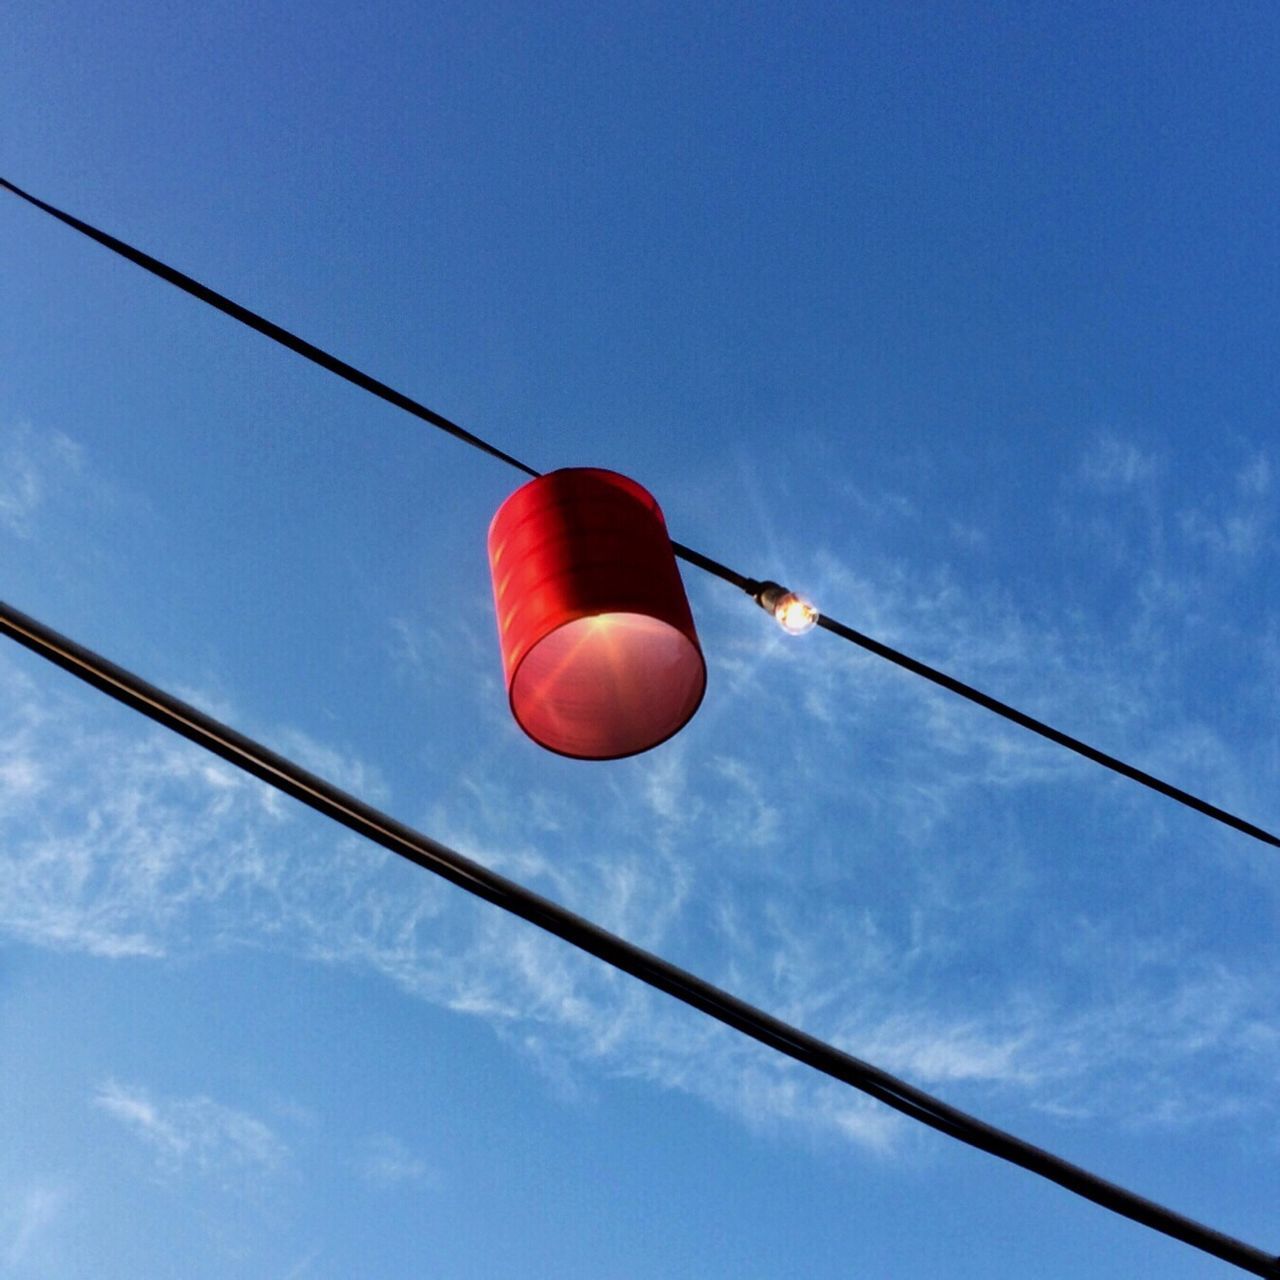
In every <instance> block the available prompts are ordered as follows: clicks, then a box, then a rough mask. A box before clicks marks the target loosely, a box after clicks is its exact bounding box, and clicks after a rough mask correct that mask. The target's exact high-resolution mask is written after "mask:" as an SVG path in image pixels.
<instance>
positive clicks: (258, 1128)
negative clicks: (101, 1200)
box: [93, 1080, 289, 1186]
mask: <svg viewBox="0 0 1280 1280" xmlns="http://www.w3.org/2000/svg"><path fill="white" fill-rule="evenodd" d="M93 1102H94V1105H95V1106H97V1107H98V1108H99V1109H100V1110H102V1111H103V1112H105V1113H106V1114H107V1115H109V1116H111V1117H112V1118H113V1119H115V1120H117V1121H119V1122H120V1123H121V1124H122V1125H123V1126H124V1127H125V1128H126V1129H127V1130H128V1131H129V1132H130V1133H131V1134H132V1135H133V1136H134V1137H135V1138H137V1139H138V1140H139V1141H140V1142H141V1143H142V1144H143V1145H144V1146H146V1147H147V1148H148V1149H149V1150H150V1151H151V1153H152V1156H153V1157H154V1159H155V1162H156V1167H157V1168H158V1169H159V1170H160V1171H161V1172H163V1173H165V1174H167V1175H168V1174H178V1173H192V1174H197V1175H202V1176H211V1177H214V1178H216V1179H218V1180H219V1181H220V1182H221V1183H223V1184H224V1185H227V1186H235V1185H237V1184H241V1183H244V1182H246V1181H250V1182H251V1181H254V1180H256V1179H258V1178H260V1177H261V1176H263V1175H265V1174H273V1173H276V1172H278V1171H279V1170H280V1169H282V1168H283V1167H284V1165H285V1163H286V1162H287V1160H288V1158H289V1149H288V1147H287V1145H286V1144H285V1143H284V1141H283V1140H282V1139H281V1138H280V1137H279V1136H278V1134H276V1132H275V1131H274V1130H273V1129H271V1128H270V1127H269V1126H268V1125H267V1124H265V1123H264V1122H263V1121H262V1120H260V1119H258V1118H257V1117H256V1116H252V1115H250V1114H249V1113H248V1112H245V1111H241V1110H238V1109H236V1108H234V1107H229V1106H225V1105H224V1104H222V1103H220V1102H215V1101H214V1100H213V1099H212V1098H209V1097H206V1096H204V1095H203V1094H201V1095H197V1096H195V1097H190V1098H156V1097H154V1096H153V1095H152V1094H151V1093H150V1092H149V1091H148V1090H146V1089H143V1088H141V1087H139V1086H136V1085H124V1084H120V1083H117V1082H116V1081H114V1080H109V1081H106V1082H105V1083H103V1084H102V1085H100V1086H99V1088H98V1089H97V1091H96V1093H95V1094H94V1097H93Z"/></svg>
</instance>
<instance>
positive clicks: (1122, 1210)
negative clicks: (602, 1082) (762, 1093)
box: [0, 601, 1280, 1280]
mask: <svg viewBox="0 0 1280 1280" xmlns="http://www.w3.org/2000/svg"><path fill="white" fill-rule="evenodd" d="M0 634H4V635H7V636H9V637H10V638H11V639H13V640H16V641H17V642H18V643H19V644H21V645H23V646H24V647H25V648H27V649H30V650H31V651H32V652H33V653H37V654H39V655H40V656H41V657H42V658H45V659H47V660H48V661H49V662H52V663H54V664H55V665H57V666H59V667H61V668H62V669H63V670H64V671H68V672H70V673H71V674H72V675H74V676H76V677H77V678H78V679H80V680H83V681H84V682H85V683H86V684H89V685H91V686H92V687H93V688H95V689H98V690H100V691H101V692H103V693H106V694H108V695H109V696H110V697H112V698H114V699H115V700H116V701H117V702H122V703H124V705H125V706H128V707H132V708H133V709H134V710H135V711H139V712H141V713H142V714H143V715H145V716H147V717H148V718H149V719H151V720H154V721H155V722H156V723H157V724H160V725H163V726H164V727H165V728H166V729H170V730H172V731H173V732H175V733H178V734H181V735H182V736H183V737H184V738H187V739H189V740H190V741H191V742H194V743H196V744H197V745H198V746H200V747H203V748H204V749H205V750H206V751H211V752H212V753H213V754H214V755H217V756H220V757H221V758H222V759H223V760H226V761H227V762H228V763H230V764H232V765H235V767H236V768H238V769H242V770H244V772H246V773H249V774H252V775H253V776H254V777H255V778H259V779H260V780H261V781H263V782H265V783H267V784H268V785H270V786H272V787H275V788H276V789H277V790H278V791H282V792H284V794H285V795H288V796H292V797H293V798H294V799H295V800H299V801H301V802H302V803H303V804H305V805H307V806H308V807H309V808H311V809H314V810H315V811H316V812H317V813H320V814H323V815H324V816H325V817H327V818H331V819H332V820H334V821H335V822H340V823H341V824H342V825H343V826H345V827H348V828H349V829H350V830H352V831H355V832H357V833H358V834H359V835H362V836H365V837H366V838H368V839H370V840H372V841H374V842H375V843H376V844H379V845H381V846H382V847H383V848H384V849H389V850H390V851H391V852H392V853H395V854H399V855H400V857H402V858H406V859H407V860H408V861H410V862H412V863H414V864H415V865H416V866H419V867H422V868H423V869H424V870H427V871H430V872H432V873H434V874H435V875H438V876H441V877H443V878H444V879H445V880H448V881H450V882H451V883H452V884H455V885H457V886H458V887H459V888H461V889H465V890H466V891H467V892H468V893H470V894H473V895H475V896H476V897H478V898H483V899H484V900H485V901H486V902H491V903H493V904H494V905H495V906H497V907H501V908H502V910H504V911H507V912H510V913H511V914H512V915H516V916H519V917H520V918H521V919H523V920H527V921H528V922H529V923H531V924H533V925H536V926H537V927H538V928H539V929H542V930H544V931H546V932H547V933H551V934H554V935H555V936H556V937H558V938H560V939H562V940H563V941H565V942H568V943H570V944H571V945H572V946H575V947H577V948H578V949H579V950H582V951H585V952H587V954H589V955H592V956H595V957H596V958H597V959H599V960H603V961H604V962H605V963H606V964H608V965H611V966H612V967H613V968H615V969H619V970H621V971H622V972H624V973H629V974H631V976H632V977H634V978H638V979H639V980H640V981H641V982H644V983H647V984H648V985H649V986H651V987H654V988H656V989H657V990H659V991H662V992H665V993H666V994H667V995H669V996H673V997H675V999H677V1000H679V1001H681V1002H682V1003H684V1004H687V1005H689V1006H690V1007H691V1008H694V1009H697V1010H698V1011H700V1012H701V1013H704V1014H707V1015H709V1016H710V1017H712V1018H715V1019H716V1020H717V1021H719V1022H722V1023H724V1024H725V1025H726V1026H729V1027H732V1028H734V1030H736V1031H740V1032H742V1034H743V1035H746V1036H750V1037H751V1038H752V1039H753V1040H757V1041H759V1042H760V1043H761V1044H763V1045H766V1046H767V1047H769V1048H771V1049H774V1050H776V1051H777V1052H778V1053H782V1054H785V1055H786V1056H787V1057H789V1058H793V1059H794V1060H795V1061H797V1062H801V1063H804V1064H805V1065H806V1066H809V1067H812V1068H813V1069H814V1070H815V1071H819V1072H821V1073H822V1074H823V1075H826V1076H829V1077H831V1078H832V1079H833V1080H838V1081H840V1082H841V1083H842V1084H846V1085H849V1086H850V1087H852V1088H854V1089H858V1090H859V1091H861V1092H862V1093H865V1094H868V1095H869V1096H870V1097H873V1098H876V1099H878V1100H879V1101H881V1102H883V1103H884V1104H885V1105H886V1106H888V1107H892V1108H893V1109H894V1110H895V1111H899V1112H901V1113H902V1114H903V1115H906V1116H908V1117H910V1118H911V1119H912V1120H916V1121H918V1122H919V1123H921V1124H925V1125H928V1126H929V1127H930V1128H932V1129H936V1130H937V1131H938V1132H940V1133H943V1134H945V1135H947V1136H948V1137H951V1138H955V1139H957V1140H958V1141H960V1142H964V1143H966V1144H967V1145H969V1146H971V1147H976V1148H978V1149H979V1150H980V1151H986V1152H988V1153H989V1154H990V1155H994V1156H997V1157H999V1158H1000V1159H1002V1160H1006V1161H1009V1162H1010V1163H1011V1164H1015V1165H1018V1166H1020V1167H1021V1168H1023V1169H1026V1170H1028V1171H1029V1172H1031V1173H1035V1174H1038V1175H1039V1176H1040V1177H1042V1178H1047V1179H1048V1180H1049V1181H1051V1182H1056V1183H1057V1184H1058V1185H1059V1186H1061V1187H1065V1188H1066V1189H1067V1190H1068V1191H1072V1192H1074V1193H1075V1194H1076V1195H1079V1196H1083V1197H1084V1198H1085V1199H1087V1200H1092V1201H1093V1202H1094V1203H1095V1204H1098V1205H1101V1206H1102V1207H1103V1208H1104V1209H1109V1210H1111V1211H1112V1212H1113V1213H1117V1214H1120V1215H1122V1216H1123V1217H1126V1218H1130V1219H1132V1220H1133V1221H1134V1222H1138V1223H1141V1224H1142V1225H1143V1226H1147V1227H1150V1228H1151V1229H1153V1230H1155V1231H1159V1232H1161V1233H1163V1234H1164V1235H1167V1236H1171V1237H1173V1239H1175V1240H1181V1241H1182V1242H1183V1243H1184V1244H1188V1245H1191V1246H1192V1247H1193V1248H1196V1249H1200V1250H1202V1251H1203V1252H1205V1253H1209V1254H1212V1255H1213V1256H1214V1257H1216V1258H1220V1259H1222V1261H1224V1262H1229V1263H1231V1264H1232V1265H1233V1266H1236V1267H1240V1268H1241V1269H1242V1270H1244V1271H1248V1272H1251V1273H1252V1274H1253V1275H1257V1276H1266V1277H1270V1278H1271V1280H1277V1278H1280V1257H1276V1256H1274V1255H1272V1254H1268V1253H1266V1252H1264V1251H1263V1250H1261V1249H1258V1248H1256V1247H1255V1246H1253V1245H1250V1244H1246V1243H1244V1242H1243V1241H1241V1240H1237V1239H1235V1238H1234V1237H1232V1236H1228V1235H1224V1234H1223V1233H1222V1232H1220V1231H1215V1230H1214V1229H1213V1228H1212V1227H1208V1226H1205V1225H1204V1224H1203V1223H1199V1222H1196V1221H1194V1220H1193V1219H1191V1218H1187V1217H1184V1216H1183V1215H1182V1214H1179V1213H1175V1212H1174V1211H1173V1210H1172V1209H1167V1208H1165V1207H1164V1206H1163V1205H1159V1204H1156V1203H1155V1202H1154V1201H1152V1200H1148V1199H1146V1198H1145V1197H1143V1196H1140V1195H1137V1194H1135V1193H1134V1192H1132V1191H1128V1190H1126V1189H1125V1188H1124V1187H1120V1186H1117V1185H1116V1184H1115V1183H1112V1182H1108V1181H1107V1180H1106V1179H1104V1178H1100V1177H1098V1176H1097V1174H1093V1173H1090V1172H1089V1171H1088V1170H1087V1169H1082V1168H1080V1167H1079V1166H1078V1165H1074V1164H1071V1163H1070V1162H1069V1161H1066V1160H1063V1159H1062V1158H1061V1157H1059V1156H1055V1155H1052V1154H1051V1153H1050V1152H1048V1151H1044V1150H1042V1149H1041V1148H1039V1147H1036V1146H1033V1145H1032V1144H1031V1143H1029V1142H1024V1141H1023V1140H1022V1139H1021V1138H1016V1137H1014V1136H1013V1135H1012V1134H1010V1133H1006V1132H1004V1131H1003V1130H1001V1129H997V1128H995V1127H993V1126H992V1125H989V1124H987V1123H986V1122H985V1121H982V1120H979V1119H977V1117H975V1116H971V1115H968V1114H967V1113H966V1112H963V1111H960V1110H958V1109H957V1108H955V1107H952V1106H950V1105H948V1104H947V1103H945V1102H943V1101H942V1100H941V1099H939V1098H935V1097H933V1096H932V1095H931V1094H928V1093H925V1092H924V1091H923V1090H921V1089H917V1088H915V1087H914V1086H913V1085H910V1084H908V1083H907V1082H906V1081H904V1080H899V1079H898V1078H897V1077H896V1076H893V1075H890V1074H889V1073H888V1072H887V1071H882V1070H881V1069H880V1068H879V1067H875V1066H872V1065H871V1064H870V1063H868V1062H864V1061H862V1060H861V1059H860V1058H855V1057H853V1056H852V1055H851V1054H847V1053H844V1052H842V1051H841V1050H839V1049H837V1048H835V1047H834V1046H833V1045H830V1044H827V1043H826V1042H825V1041H822V1040H819V1039H817V1037H815V1036H811V1035H809V1034H807V1033H806V1032H804V1031H801V1030H800V1029H799V1028H798V1027H793V1026H791V1025H789V1024H788V1023H785V1022H783V1021H781V1019H779V1018H775V1017H773V1016H772V1015H771V1014H768V1013H765V1012H764V1011H763V1010H760V1009H757V1008H755V1007H754V1006H752V1005H749V1004H747V1003H746V1002H745V1001H743V1000H740V999H738V997H737V996H734V995H731V994H730V993H729V992H727V991H722V990H721V989H720V988H718V987H715V986H712V985H711V983H709V982H705V981H703V979H701V978H699V977H698V976H697V975H696V974H692V973H689V972H688V971H686V970H684V969H680V968H678V967H677V966H675V965H673V964H671V963H670V962H669V961H667V960H664V959H663V958H662V957H661V956H657V955H654V954H653V953H652V952H649V951H645V950H643V949H641V948H640V947H637V946H635V945H633V944H632V943H630V942H628V941H626V939H624V938H620V937H618V936H617V935H616V934H612V933H609V932H607V931H606V930H604V929H602V928H600V926H599V925H597V924H593V923H592V922H591V921H590V920H586V919H584V918H583V917H582V916H579V915H575V914H574V913H573V912H571V911H568V910H566V909H565V908H564V907H562V906H560V905H558V904H557V903H555V902H552V901H551V900H550V899H548V898H544V897H542V896H541V895H539V894H536V893H534V892H533V891H532V890H530V889H526V888H525V887H524V886H523V885H520V884H518V883H516V882H515V881H512V880H508V879H506V878H505V877H504V876H500V875H498V874H497V873H496V872H493V871H490V870H489V869H488V868H487V867H485V866H483V865H481V864H480V863H478V862H473V861H472V860H471V859H469V858H466V857H464V856H463V855H462V854H460V853H457V852H455V851H454V850H453V849H450V848H448V846H446V845H443V844H441V843H440V842H439V841H437V840H433V839H432V838H431V837H430V836H427V835H424V834H422V833H421V832H420V831H415V830H414V829H413V828H412V827H408V826H405V825H404V824H403V823H401V822H398V821H397V820H396V819H395V818H392V817H390V816H389V815H388V814H385V813H382V812H381V811H380V810H378V809H375V808H373V806H371V805H369V804H366V803H365V802H364V801H363V800H361V799H359V798H358V797H357V796H352V795H350V794H348V793H347V792H345V791H341V790H339V789H338V788H337V787H335V786H334V785H333V784H332V783H330V782H327V781H326V780H325V779H323V778H321V777H319V776H318V775H316V774H314V773H310V772H308V771H307V770H306V769H303V768H302V767H301V766H300V765H298V764H296V763H294V762H293V761H292V760H290V759H288V758H287V757H285V756H282V755H278V754H277V753H276V752H274V751H271V750H270V749H269V748H267V747H265V746H263V745H262V744H261V743H259V742H255V741H254V740H253V739H252V738H249V737H246V736H245V735H244V734H242V733H239V732H238V731H237V730H235V729H232V728H230V727H229V726H228V725H224V724H222V723H220V722H219V721H217V720H215V719H213V717H212V716H208V715H205V713H204V712H202V711H199V710H197V709H196V708H195V707H193V706H190V705H189V704H188V703H185V702H182V701H180V700H179V699H178V698H175V697H174V696H173V695H172V694H170V693H167V692H166V691H164V690H163V689H159V688H157V687H156V686H155V685H153V684H149V683H148V682H147V681H145V680H143V679H142V678H141V677H140V676H137V675H134V674H133V673H132V672H130V671H126V670H125V669H124V668H122V667H118V666H116V665H115V663H113V662H110V661H109V660H108V659H106V658H103V657H101V656H100V655H99V654H96V653H94V652H92V651H91V650H89V649H86V648H84V646H82V645H79V644H77V643H76V642H75V641H73V640H70V639H68V638H67V637H66V636H63V635H59V634H58V632H56V631H54V630H52V629H51V628H49V627H46V626H45V625H44V624H43V623H40V622H37V621H36V620H35V619H34V618H30V617H28V616H27V615H26V614H23V613H20V612H19V611H18V610H17V609H14V608H12V607H11V606H9V605H7V604H5V603H4V602H3V601H0Z"/></svg>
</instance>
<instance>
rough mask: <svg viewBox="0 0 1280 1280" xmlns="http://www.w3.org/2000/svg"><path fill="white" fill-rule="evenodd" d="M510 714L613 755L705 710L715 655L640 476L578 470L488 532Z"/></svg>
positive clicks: (509, 508) (565, 746)
mask: <svg viewBox="0 0 1280 1280" xmlns="http://www.w3.org/2000/svg"><path fill="white" fill-rule="evenodd" d="M489 568H490V571H491V572H492V574H493V598H494V603H495V605H496V607H497V612H498V638H499V642H500V643H501V646H502V662H503V666H504V668H505V670H506V677H507V692H508V694H509V696H510V699H511V711H512V713H513V714H514V716H515V718H516V722H517V723H518V724H519V725H520V727H521V728H522V729H523V730H524V731H525V732H526V733H527V734H528V735H529V736H530V737H531V738H532V739H533V740H534V741H535V742H538V743H540V744H541V745H542V746H544V747H547V748H549V749H550V750H552V751H557V752H559V753H560V754H561V755H566V756H574V757H577V758H578V759H583V760H613V759H617V758H618V757H620V756H630V755H635V754H636V753H637V752H639V751H647V750H648V749H649V748H650V747H656V746H657V745H658V743H660V742H665V741H666V739H667V738H669V737H671V735H672V734H673V733H675V732H676V731H677V730H679V729H680V728H682V727H683V726H684V725H685V724H686V723H687V722H688V720H689V718H690V716H692V715H693V713H694V712H695V711H696V710H697V709H698V704H699V703H700V702H701V701H702V694H703V691H704V690H705V688H706V683H707V668H706V663H705V662H704V661H703V658H702V650H701V648H700V647H699V645H698V636H697V633H696V632H695V631H694V629H693V615H692V614H691V613H690V612H689V602H688V600H687V599H686V598H685V594H684V585H683V583H682V582H681V581H680V571H679V569H677V568H676V561H675V556H674V554H673V553H672V550H671V539H670V538H669V537H668V536H667V526H666V522H665V521H664V520H663V518H662V510H661V508H660V507H659V506H658V504H657V502H655V501H654V499H653V497H652V495H651V494H649V493H648V492H647V491H646V490H645V489H643V488H642V487H641V486H640V485H638V484H636V482H635V481H634V480H628V479H627V477H626V476H621V475H618V474H617V473H616V472H614V471H602V470H598V469H597V468H594V467H571V468H567V469H565V470H563V471H552V472H550V473H549V474H548V475H545V476H540V477H539V478H538V479H536V480H531V481H530V482H529V483H528V484H526V485H524V486H523V487H522V488H520V489H517V490H516V491H515V493H513V494H512V495H511V496H510V497H509V498H508V499H507V500H506V502H504V503H503V504H502V506H501V507H500V508H499V509H498V514H497V515H496V516H494V518H493V524H492V525H490V527H489Z"/></svg>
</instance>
